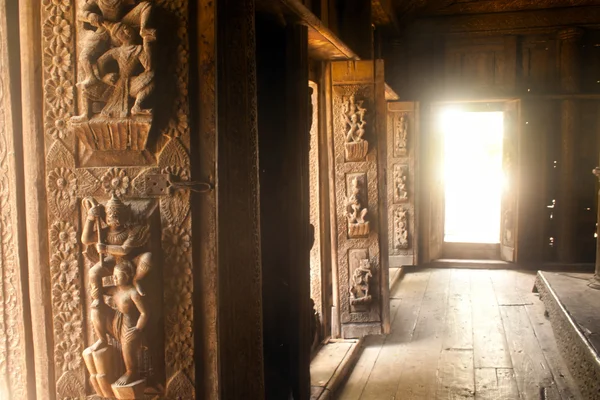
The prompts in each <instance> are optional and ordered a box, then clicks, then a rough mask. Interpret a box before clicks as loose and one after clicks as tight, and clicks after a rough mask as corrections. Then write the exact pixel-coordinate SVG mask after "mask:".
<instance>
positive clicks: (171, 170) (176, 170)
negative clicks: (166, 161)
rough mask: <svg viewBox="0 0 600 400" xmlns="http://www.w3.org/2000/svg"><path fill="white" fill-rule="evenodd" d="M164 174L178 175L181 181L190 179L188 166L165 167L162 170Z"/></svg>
mask: <svg viewBox="0 0 600 400" xmlns="http://www.w3.org/2000/svg"><path fill="white" fill-rule="evenodd" d="M161 172H162V173H163V174H169V175H173V176H176V177H177V178H178V179H179V180H180V181H189V180H190V173H189V170H188V169H187V168H184V167H179V166H174V165H170V166H168V167H166V168H163V169H162V171H161Z"/></svg>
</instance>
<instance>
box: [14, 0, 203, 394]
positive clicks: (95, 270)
mask: <svg viewBox="0 0 600 400" xmlns="http://www.w3.org/2000/svg"><path fill="white" fill-rule="evenodd" d="M188 6H189V4H188V1H187V0H156V1H153V2H130V1H126V0H116V1H111V2H99V1H87V2H84V1H76V0H61V1H41V0H39V1H38V0H33V1H29V0H27V1H22V2H21V4H20V38H21V60H22V61H23V62H22V64H21V65H22V72H21V73H22V80H21V82H22V93H23V113H22V114H23V128H24V129H23V136H24V161H25V182H26V185H25V193H26V207H27V233H28V234H27V240H28V245H27V248H28V262H29V284H30V296H31V310H32V320H33V343H34V346H35V370H36V372H35V379H36V398H37V399H67V398H86V397H88V396H100V397H104V398H117V399H141V398H146V397H147V396H150V397H166V398H183V399H191V398H195V396H196V393H195V386H196V382H195V381H196V368H195V367H196V365H195V356H196V358H200V357H201V355H198V354H196V351H195V349H194V345H195V335H196V333H197V331H196V330H195V322H194V304H193V299H194V298H195V296H197V294H195V293H194V292H195V289H196V287H195V284H196V283H197V281H196V280H195V274H194V273H195V271H194V268H193V257H192V256H193V253H195V252H197V249H198V247H200V246H202V243H201V242H200V241H199V240H196V241H195V240H194V237H193V236H192V234H191V226H192V215H191V212H190V187H192V188H194V189H196V190H199V191H204V192H206V191H210V190H211V187H212V185H211V182H210V180H208V182H206V181H205V183H199V182H192V181H191V162H190V142H191V137H190V136H191V135H190V118H189V117H190V112H189V104H190V102H189V98H188V95H189V90H188V89H189V88H188V83H189V62H190V60H189V52H190V49H189V39H190V38H189V26H190V24H189V20H188V17H189V15H188ZM76 40H77V41H78V42H77V43H76ZM164 60H169V62H168V63H167V62H165V61H164ZM156 93H160V96H157V95H156ZM3 215H4V214H3ZM192 244H193V246H192ZM194 248H195V249H196V250H193V249H194ZM198 326H201V325H198Z"/></svg>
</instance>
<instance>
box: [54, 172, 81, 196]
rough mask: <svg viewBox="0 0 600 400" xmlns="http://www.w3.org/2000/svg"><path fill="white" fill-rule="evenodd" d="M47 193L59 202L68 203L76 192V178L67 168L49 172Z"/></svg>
mask: <svg viewBox="0 0 600 400" xmlns="http://www.w3.org/2000/svg"><path fill="white" fill-rule="evenodd" d="M48 191H49V192H50V193H51V194H52V195H53V196H55V197H57V198H58V199H60V200H64V201H70V199H71V198H72V197H75V192H76V191H77V176H75V174H74V173H73V172H72V171H71V170H70V169H67V168H56V169H54V170H53V171H50V173H49V174H48Z"/></svg>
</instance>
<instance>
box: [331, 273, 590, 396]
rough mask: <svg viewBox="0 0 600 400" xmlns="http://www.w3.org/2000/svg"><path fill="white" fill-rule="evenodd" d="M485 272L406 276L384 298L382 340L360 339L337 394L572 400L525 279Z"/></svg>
mask: <svg viewBox="0 0 600 400" xmlns="http://www.w3.org/2000/svg"><path fill="white" fill-rule="evenodd" d="M492 272H494V273H495V272H497V271H487V270H472V269H469V270H466V269H465V270H460V269H447V268H446V269H426V270H417V271H411V272H406V273H405V275H404V276H403V277H402V280H401V281H400V282H399V284H398V285H397V286H396V287H395V288H394V290H393V291H392V293H391V297H392V298H393V299H394V300H393V302H392V309H396V312H395V318H394V319H393V323H392V334H391V335H389V336H388V337H386V338H383V337H382V336H373V337H369V338H367V339H366V341H365V349H364V351H363V353H362V355H361V357H360V359H359V360H358V362H357V367H356V369H355V370H354V371H353V373H352V374H351V375H350V377H349V379H348V382H347V384H346V385H345V386H344V387H343V388H342V389H341V391H340V392H339V395H338V398H339V399H343V400H364V399H403V400H404V399H469V398H471V399H481V400H513V399H536V400H537V399H542V398H543V399H580V398H582V397H581V396H580V395H579V393H578V392H577V389H576V387H575V384H574V381H573V379H572V377H571V376H570V374H569V371H568V370H567V368H566V366H565V363H564V362H563V360H562V359H561V357H560V356H559V355H558V353H557V350H556V343H554V339H553V336H552V330H551V328H550V326H549V324H548V323H544V320H545V317H544V313H543V309H541V308H540V307H539V305H536V303H535V301H536V300H537V299H536V296H535V295H534V294H532V293H531V289H532V285H533V281H534V278H535V275H534V274H532V273H528V272H521V271H512V270H506V271H499V273H496V274H495V275H494V276H492V274H491V273H492ZM498 295H499V297H500V298H503V299H506V300H507V304H506V305H504V306H500V305H498V301H497V299H496V297H497V296H498ZM508 300H511V301H512V302H509V301H508ZM515 300H516V301H515ZM530 303H532V304H530ZM407 309H408V311H407ZM392 315H394V314H392ZM513 366H514V367H513ZM394 386H396V390H395V391H390V390H391V388H392V387H394Z"/></svg>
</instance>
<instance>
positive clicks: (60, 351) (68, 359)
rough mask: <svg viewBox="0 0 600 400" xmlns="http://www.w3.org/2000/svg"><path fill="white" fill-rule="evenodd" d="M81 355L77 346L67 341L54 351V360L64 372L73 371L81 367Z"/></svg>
mask: <svg viewBox="0 0 600 400" xmlns="http://www.w3.org/2000/svg"><path fill="white" fill-rule="evenodd" d="M80 354H81V350H80V349H79V346H78V345H77V344H75V343H72V342H70V341H67V340H65V341H63V342H60V343H59V344H58V345H57V346H56V348H55V349H54V360H55V362H56V365H57V366H58V367H59V368H60V370H61V371H62V372H67V371H73V370H75V369H77V368H79V367H80V366H81V355H80Z"/></svg>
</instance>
